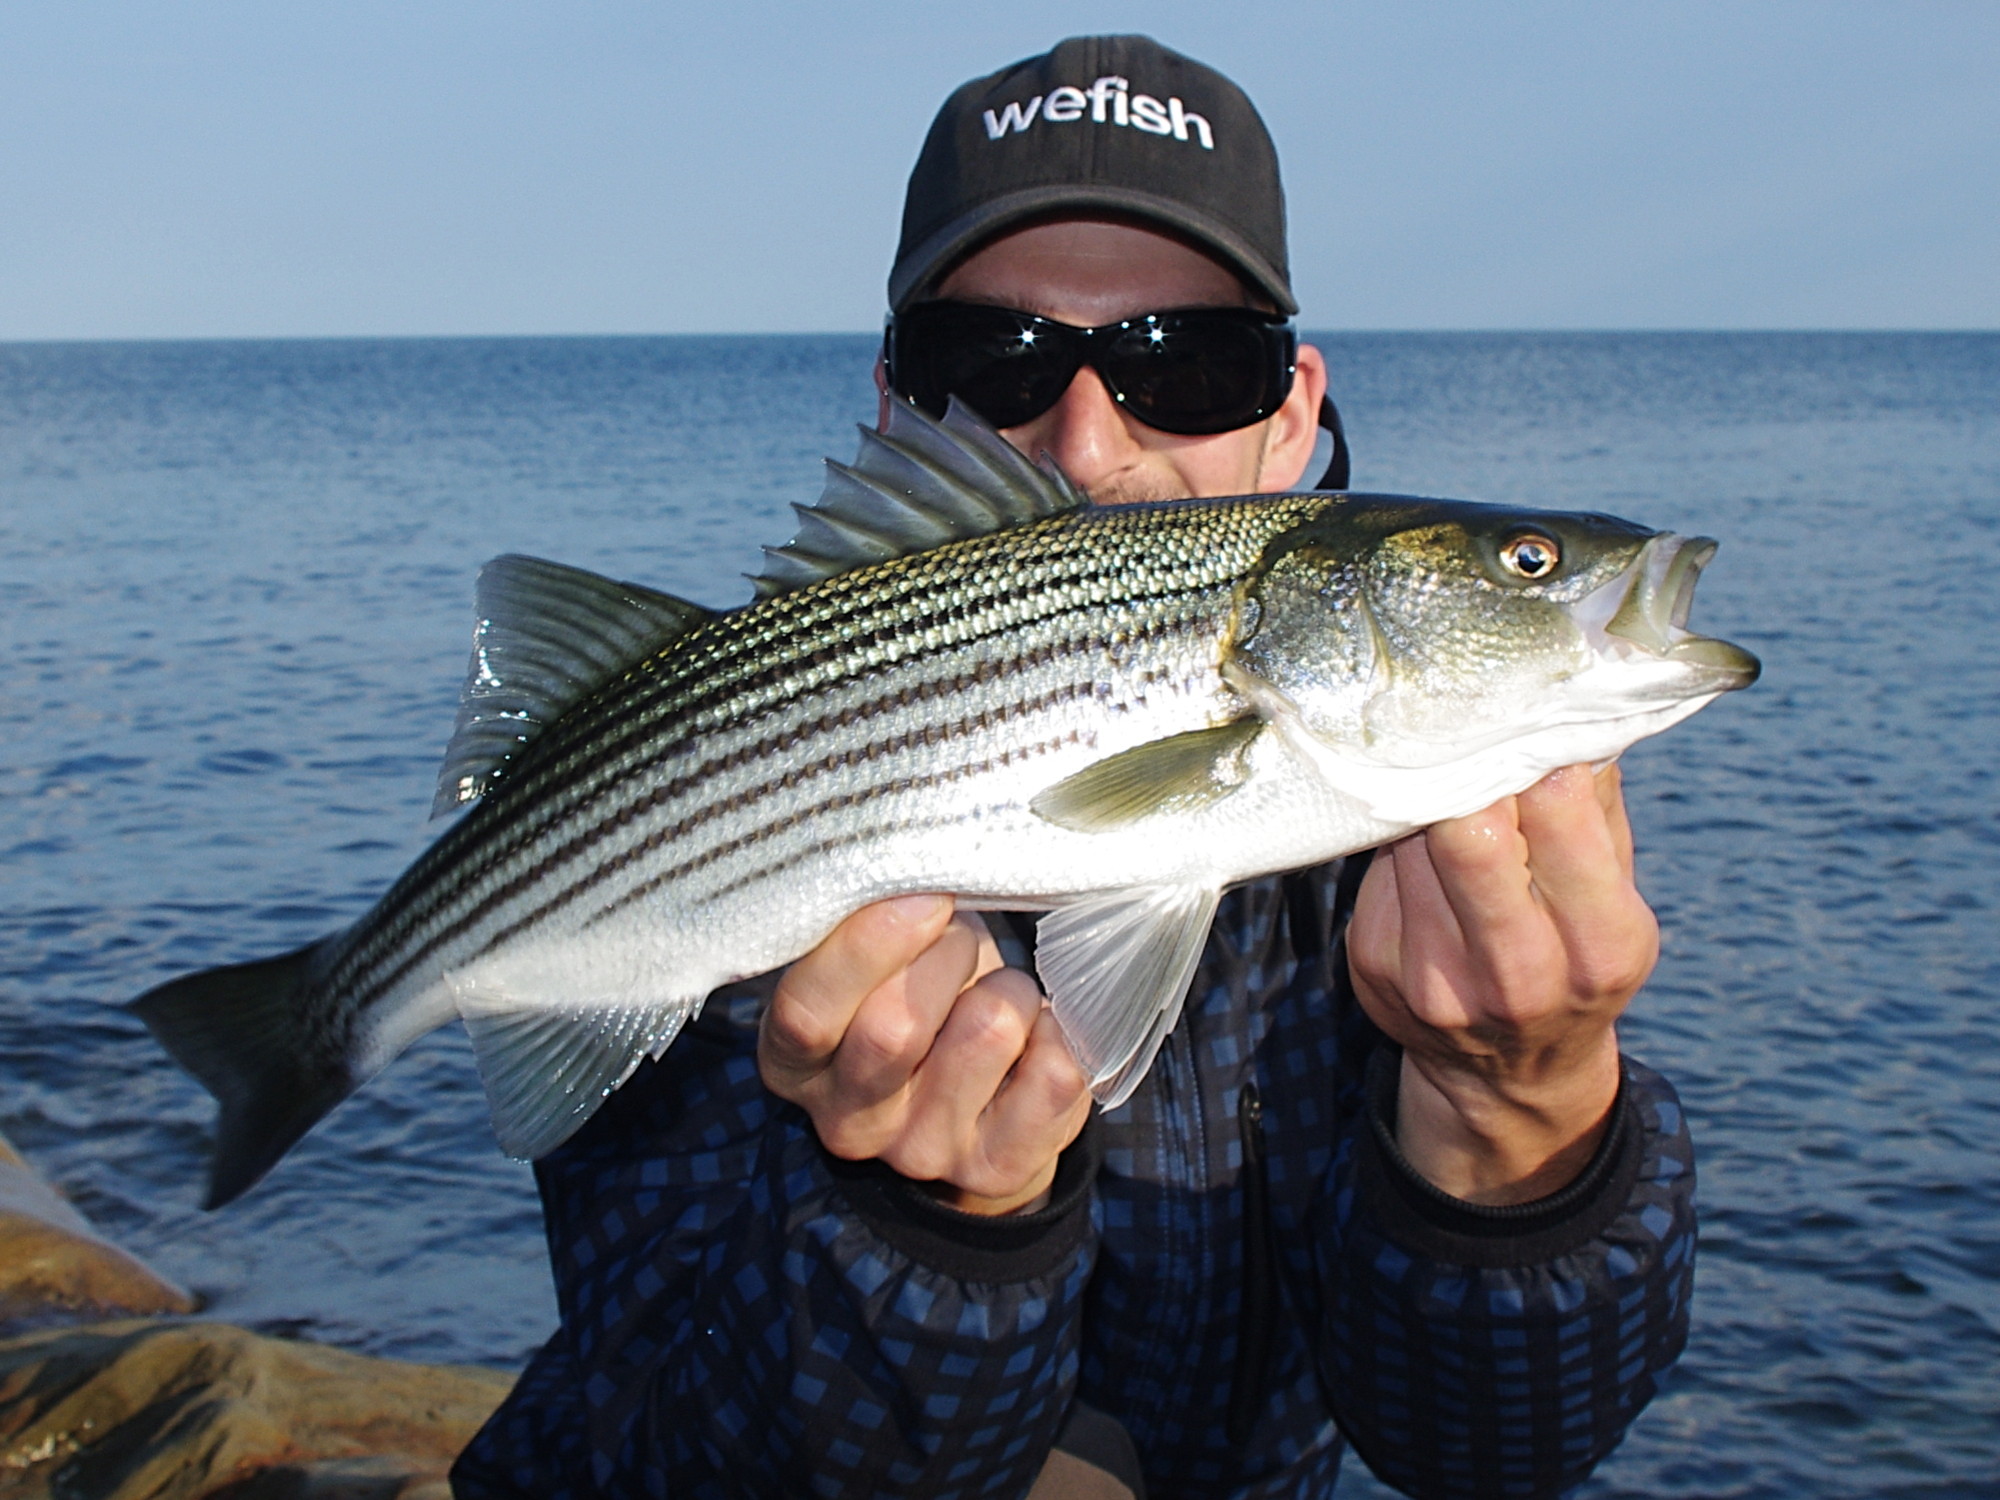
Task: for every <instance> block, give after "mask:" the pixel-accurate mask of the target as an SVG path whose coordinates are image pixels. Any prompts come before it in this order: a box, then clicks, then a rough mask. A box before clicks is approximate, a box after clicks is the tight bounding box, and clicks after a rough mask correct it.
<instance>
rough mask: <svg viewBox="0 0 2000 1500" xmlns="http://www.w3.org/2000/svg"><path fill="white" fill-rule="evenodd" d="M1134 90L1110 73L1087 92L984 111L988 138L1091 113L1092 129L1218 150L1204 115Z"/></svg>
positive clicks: (1061, 92)
mask: <svg viewBox="0 0 2000 1500" xmlns="http://www.w3.org/2000/svg"><path fill="white" fill-rule="evenodd" d="M1131 87H1132V84H1131V80H1130V79H1125V78H1120V77H1118V76H1117V75H1116V74H1115V73H1107V74H1105V75H1104V76H1103V77H1102V78H1099V79H1097V80H1096V81H1095V82H1094V83H1092V84H1091V86H1090V87H1089V88H1088V89H1080V88H1076V87H1074V86H1073V85H1071V84H1067V83H1065V84H1062V85H1060V86H1058V87H1056V88H1052V89H1050V90H1049V91H1048V93H1047V94H1046V95H1043V94H1037V95H1035V97H1034V98H1032V99H1030V100H1029V101H1028V102H1027V104H1025V105H1023V104H1022V103H1021V102H1020V101H1019V100H1015V101H1014V102H1012V103H1009V104H1006V105H1003V106H1002V107H1001V108H1000V109H999V110H998V111H997V112H996V111H994V110H990V109H989V110H986V111H984V112H983V117H984V119H985V122H986V138H987V139H988V140H989V141H997V140H999V139H1001V138H1002V137H1003V136H1007V135H1020V134H1022V133H1024V132H1025V131H1026V130H1027V129H1028V127H1029V126H1031V125H1033V124H1034V123H1035V121H1036V119H1037V118H1040V119H1044V120H1049V121H1052V122H1053V123H1055V124H1058V125H1067V124H1068V123H1069V122H1070V121H1072V120H1081V119H1082V118H1083V112H1084V110H1085V109H1086V108H1088V109H1089V110H1090V118H1091V121H1092V122H1093V123H1094V124H1098V125H1125V126H1132V127H1136V128H1137V129H1139V130H1143V131H1145V132H1146V134H1148V135H1170V136H1172V137H1174V139H1175V140H1180V141H1186V140H1194V141H1199V142H1200V143H1201V149H1202V150H1204V151H1213V150H1214V149H1215V132H1214V131H1213V130H1211V129H1210V128H1209V124H1208V120H1207V119H1206V118H1205V117H1204V116H1202V115H1198V114H1195V113H1194V112H1193V111H1192V110H1190V109H1189V108H1188V107H1187V106H1186V105H1185V104H1183V103H1182V102H1181V101H1180V99H1179V98H1177V97H1176V98H1170V99H1168V100H1167V102H1166V103H1164V104H1162V103H1161V102H1160V101H1159V100H1158V99H1155V98H1154V97H1153V96H1152V95H1151V94H1134V93H1131V92H1130V89H1131Z"/></svg>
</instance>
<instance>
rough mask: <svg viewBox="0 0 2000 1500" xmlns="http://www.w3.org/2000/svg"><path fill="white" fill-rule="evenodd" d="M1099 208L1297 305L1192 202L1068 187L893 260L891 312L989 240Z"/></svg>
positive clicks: (1051, 189) (999, 209)
mask: <svg viewBox="0 0 2000 1500" xmlns="http://www.w3.org/2000/svg"><path fill="white" fill-rule="evenodd" d="M1092 209H1101V210H1105V211H1108V212H1110V213H1113V214H1116V215H1118V216H1120V217H1126V218H1137V219H1146V220H1149V221H1151V222H1153V223H1156V224H1160V225H1162V226H1164V227H1165V228H1167V229H1170V230H1173V231H1174V232H1175V233H1177V234H1180V235H1182V236H1184V237H1185V238H1187V239H1190V240H1193V241H1194V242H1195V243H1196V244H1197V245H1199V246H1200V247H1201V248H1202V249H1204V250H1206V251H1208V252H1209V253H1210V254H1212V255H1213V256H1215V258H1216V259H1217V260H1219V261H1221V262H1222V263H1223V264H1225V265H1227V266H1229V267H1230V268H1231V269H1232V270H1234V271H1235V272H1236V273H1237V274H1238V275H1240V276H1242V277H1243V278H1244V279H1245V280H1246V281H1248V282H1249V283H1250V284H1251V285H1252V286H1254V287H1255V288H1256V289H1257V290H1258V291H1260V292H1262V293H1263V294H1264V295H1265V296H1266V297H1269V298H1270V299H1271V301H1272V302H1273V303H1275V304H1276V305H1277V307H1278V309H1279V311H1281V312H1283V313H1284V314H1285V315H1286V316H1288V317H1290V316H1295V315H1296V314H1297V313H1298V310H1299V305H1298V303H1297V302H1296V301H1294V300H1293V298H1292V289H1291V288H1290V287H1289V286H1287V285H1286V284H1285V278H1284V277H1282V276H1280V275H1279V274H1278V272H1277V270H1276V268H1275V267H1273V266H1272V265H1271V263H1270V262H1269V261H1267V260H1265V259H1264V257H1263V256H1261V255H1259V254H1258V253H1257V252H1256V251H1255V250H1253V249H1252V248H1251V247H1250V245H1249V243H1248V242H1247V241H1246V240H1245V239H1244V238H1243V237H1242V236H1241V235H1239V234H1236V233H1235V232H1233V231H1232V230H1230V229H1229V227H1228V226H1227V225H1225V224H1222V223H1220V222H1219V221H1217V220H1215V219H1212V218H1210V217H1208V216H1207V215H1205V214H1202V213H1199V212H1196V211H1195V210H1193V209H1191V208H1190V207H1189V206H1188V205H1187V204H1185V203H1181V202H1177V201H1175V200H1173V199H1170V198H1161V197H1156V196H1155V195H1154V194H1152V193H1143V192H1137V191H1134V190H1133V189H1130V188H1115V187H1078V186H1076V185H1075V184H1073V183H1063V184H1057V185H1051V186H1048V187H1036V188H1023V189H1020V190H1019V191H1016V192H1012V193H1006V194H1003V195H1002V196H1000V197H997V198H992V199H989V200H988V201H986V202H984V203H981V204H980V205H979V206H978V207H976V208H973V209H971V210H969V211H967V212H966V213H963V214H960V215H959V216H958V217H957V218H956V219H953V220H951V221H950V222H949V223H948V224H946V225H944V226H943V227H942V228H940V229H939V230H937V231H936V232H935V233H933V234H932V235H930V236H929V237H928V238H927V239H925V240H924V242H923V243H922V244H920V245H918V246H917V248H916V249H914V250H912V251H911V252H910V253H909V254H908V255H905V256H904V257H903V258H902V259H901V260H899V261H897V262H896V265H895V268H894V269H893V270H892V271H891V272H890V273H889V308H890V310H891V311H892V312H901V311H903V309H904V308H906V307H908V306H909V305H910V304H911V303H912V302H915V301H917V300H919V298H921V297H922V296H923V295H924V294H925V293H927V292H929V291H930V290H931V289H932V284H933V283H934V282H935V281H936V280H937V278H938V277H939V276H940V275H941V274H942V273H943V272H945V271H946V270H948V269H949V268H950V267H951V266H952V265H954V264H955V263H957V262H958V261H959V260H960V259H961V258H963V257H964V256H965V255H967V254H968V253H970V252H971V251H972V250H974V249H975V248H977V247H978V245H979V244H980V243H981V242H982V241H985V240H989V239H992V238H993V237H994V236H995V235H997V234H999V233H1001V232H1002V231H1003V230H1005V229H1007V228H1008V227H1010V226H1012V225H1015V224H1019V223H1022V222H1023V221H1025V220H1028V219H1039V218H1044V217H1048V216H1051V215H1064V214H1068V215H1074V216H1075V217H1078V218H1086V217H1088V216H1089V213H1090V210H1092Z"/></svg>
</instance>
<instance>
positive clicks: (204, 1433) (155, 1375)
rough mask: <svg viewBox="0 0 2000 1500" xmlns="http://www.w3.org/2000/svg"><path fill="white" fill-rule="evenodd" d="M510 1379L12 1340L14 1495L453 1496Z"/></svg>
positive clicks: (138, 1342) (171, 1345)
mask: <svg viewBox="0 0 2000 1500" xmlns="http://www.w3.org/2000/svg"><path fill="white" fill-rule="evenodd" d="M512 1385H513V1378H512V1377H511V1376H507V1375H502V1374H499V1373H497V1372H495V1371H492V1370H482V1369H477V1368H473V1367H469V1366H454V1365H413V1364H405V1363H403V1362H401V1361H398V1360H387V1359H371V1358H369V1357H368V1356H366V1355H361V1354H351V1353H348V1352H346V1351H345V1350H340V1349H330V1348H327V1347H325V1346H324V1345H319V1344H305V1343H293V1342H289V1341H285V1340H280V1339H271V1338H264V1337H260V1336H259V1335H257V1334H254V1333H249V1332H246V1331H245V1330H243V1329H240V1328H232V1327H230V1326H228V1325H227V1324H222V1323H157V1322H143V1321H127V1322H116V1323H100V1324H96V1325H93V1326H91V1327H88V1328H68V1329H47V1330H44V1331H42V1332H39V1333H32V1334H27V1335H25V1336H23V1337H20V1338H15V1339H9V1340H6V1341H4V1342H0V1494H5V1495H7V1496H8V1497H9V1500H16V1497H18V1500H80V1497H88V1500H207V1497H214V1500H447V1496H448V1495H449V1493H450V1491H449V1488H448V1486H447V1484H446V1480H445V1474H446V1472H447V1471H448V1470H449V1469H450V1467H451V1463H452V1460H453V1459H454V1458H456V1457H457V1455H458V1453H459V1450H460V1449H462V1448H463V1447H464V1446H465V1445H466V1444H467V1443H468V1442H470V1441H471V1440H472V1435H473V1434H474V1433H475V1432H477V1431H478V1430H479V1427H480V1425H481V1424H482V1423H483V1422H485V1420H486V1418H487V1417H488V1416H490V1415H491V1414H492V1412H493V1410H494V1408H495V1407H497V1406H498V1405H499V1404H500V1401H501V1398H502V1397H504V1396H505V1395H506V1394H507V1391H508V1389H509V1388H510V1387H511V1386H512Z"/></svg>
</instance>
